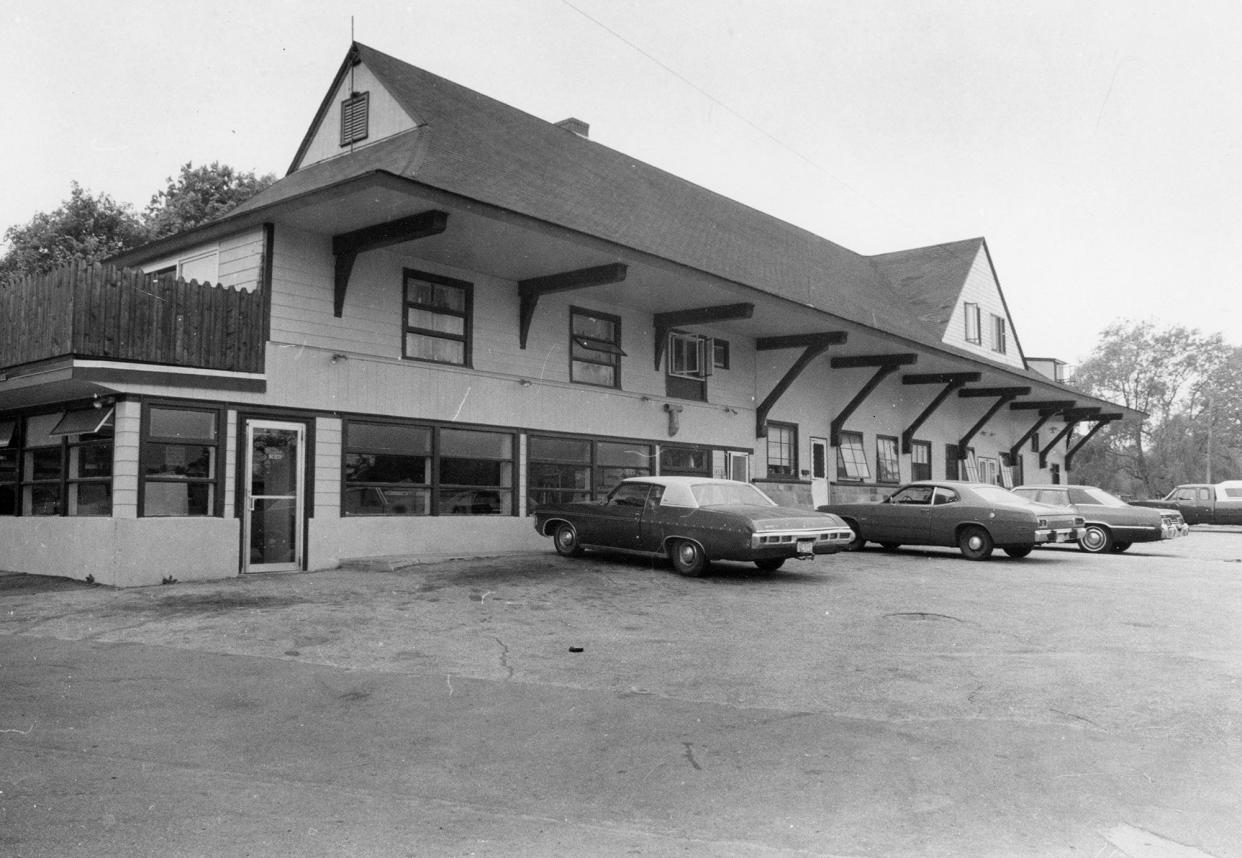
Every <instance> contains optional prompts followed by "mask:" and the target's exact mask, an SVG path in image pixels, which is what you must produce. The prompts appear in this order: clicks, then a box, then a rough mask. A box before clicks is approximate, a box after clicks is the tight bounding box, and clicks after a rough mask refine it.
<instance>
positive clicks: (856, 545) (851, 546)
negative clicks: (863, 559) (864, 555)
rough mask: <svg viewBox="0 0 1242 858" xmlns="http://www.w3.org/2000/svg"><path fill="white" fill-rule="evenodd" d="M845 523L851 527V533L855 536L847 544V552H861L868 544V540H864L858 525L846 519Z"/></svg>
mask: <svg viewBox="0 0 1242 858" xmlns="http://www.w3.org/2000/svg"><path fill="white" fill-rule="evenodd" d="M845 523H846V524H847V525H849V528H850V532H851V533H853V534H854V535H853V536H852V537H851V538H850V541H849V542H847V543H846V544H845V550H846V551H859V550H861V549H862V547H863V546H864V545H866V544H867V540H865V539H863V535H862V531H860V530H859V529H858V524H857V523H855V522H852V521H850V520H849V519H846V520H845Z"/></svg>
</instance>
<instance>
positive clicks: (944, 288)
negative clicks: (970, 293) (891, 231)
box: [871, 238, 983, 337]
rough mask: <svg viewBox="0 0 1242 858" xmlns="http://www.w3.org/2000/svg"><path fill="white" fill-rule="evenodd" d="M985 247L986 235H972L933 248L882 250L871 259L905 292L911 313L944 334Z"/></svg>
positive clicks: (889, 280) (935, 330)
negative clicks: (974, 236) (978, 236)
mask: <svg viewBox="0 0 1242 858" xmlns="http://www.w3.org/2000/svg"><path fill="white" fill-rule="evenodd" d="M982 246H983V239H982V238H969V239H966V240H965V241H954V242H951V243H949V244H938V245H935V246H933V247H920V248H915V249H913V250H899V251H897V252H896V253H881V254H879V255H877V256H873V257H871V261H872V263H873V264H874V265H875V267H876V270H878V271H879V272H880V274H881V275H883V276H884V278H885V279H886V280H888V282H889V283H891V284H892V285H893V287H894V288H895V289H897V291H898V292H900V293H902V295H903V296H904V297H905V300H906V302H907V306H908V307H909V308H910V312H911V313H913V314H914V315H915V317H916V318H917V319H918V320H919V321H920V322H922V323H923V324H925V325H927V326H928V328H929V329H930V330H931V331H933V332H935V334H936V335H937V336H939V337H943V336H944V332H945V328H946V327H947V326H948V324H949V319H950V317H952V315H953V309H954V307H956V306H957V301H958V298H959V297H960V296H961V294H962V287H963V286H964V285H965V283H966V277H967V275H969V274H970V269H971V266H973V265H974V262H975V259H976V258H977V257H978V255H979V250H980V249H981V248H982Z"/></svg>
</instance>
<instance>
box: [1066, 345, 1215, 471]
mask: <svg viewBox="0 0 1242 858" xmlns="http://www.w3.org/2000/svg"><path fill="white" fill-rule="evenodd" d="M1230 351H1231V349H1230V348H1229V347H1228V346H1226V345H1225V343H1224V341H1223V339H1222V337H1221V335H1220V334H1210V335H1204V334H1202V333H1201V332H1199V331H1198V330H1195V329H1189V328H1186V327H1183V326H1173V327H1169V328H1164V329H1158V328H1157V327H1156V326H1155V324H1154V323H1152V322H1149V321H1148V322H1133V321H1120V322H1115V323H1113V324H1112V325H1110V326H1109V327H1107V328H1105V329H1104V331H1103V333H1102V335H1101V340H1100V343H1099V344H1098V345H1097V346H1096V348H1095V351H1094V352H1092V354H1091V357H1089V358H1088V359H1087V361H1086V362H1084V363H1083V364H1082V366H1080V367H1079V370H1078V372H1077V373H1076V374H1075V376H1074V385H1075V386H1076V387H1078V388H1079V389H1081V390H1083V391H1084V392H1086V393H1090V394H1092V395H1095V396H1098V397H1100V398H1101V399H1108V400H1111V401H1113V402H1117V403H1120V404H1122V405H1125V406H1126V407H1127V408H1133V409H1135V410H1138V411H1143V412H1146V414H1147V418H1146V419H1145V420H1143V421H1142V422H1141V423H1139V424H1137V425H1135V424H1132V423H1127V424H1123V425H1122V426H1121V427H1120V428H1113V427H1110V430H1111V431H1110V430H1104V431H1101V432H1100V433H1099V435H1097V436H1096V438H1097V439H1099V440H1098V442H1095V441H1093V443H1098V444H1099V446H1100V447H1102V448H1103V449H1102V450H1099V449H1097V450H1096V451H1095V452H1093V453H1092V454H1091V455H1087V456H1082V457H1080V458H1077V459H1076V460H1075V467H1074V470H1075V472H1076V475H1075V481H1077V482H1095V483H1098V484H1102V485H1105V486H1107V487H1112V488H1118V489H1119V490H1122V491H1127V490H1129V491H1134V492H1141V493H1146V494H1148V495H1159V494H1161V493H1163V491H1165V490H1167V489H1168V488H1169V487H1170V486H1172V485H1176V484H1177V483H1179V482H1189V481H1199V480H1202V479H1203V476H1204V463H1205V461H1206V458H1205V456H1206V450H1205V447H1206V428H1207V425H1208V424H1207V422H1206V420H1207V403H1208V401H1209V398H1210V397H1209V393H1210V392H1211V391H1213V390H1216V389H1220V390H1221V391H1224V390H1226V389H1227V385H1226V384H1225V378H1226V376H1227V373H1226V372H1225V370H1224V369H1223V368H1222V367H1224V366H1225V364H1226V361H1227V359H1228V358H1229V355H1230ZM1235 351H1236V350H1235ZM1211 398H1212V401H1213V402H1214V403H1216V404H1214V405H1213V408H1214V409H1215V408H1216V407H1217V406H1218V405H1219V402H1218V400H1219V398H1220V397H1219V395H1217V396H1215V397H1211ZM1238 404H1239V402H1238V400H1234V403H1233V405H1232V406H1226V407H1233V408H1235V409H1236V406H1237V405H1238ZM1222 425H1223V424H1222ZM1088 446H1089V447H1090V446H1091V445H1088ZM1220 478H1221V477H1216V479H1220Z"/></svg>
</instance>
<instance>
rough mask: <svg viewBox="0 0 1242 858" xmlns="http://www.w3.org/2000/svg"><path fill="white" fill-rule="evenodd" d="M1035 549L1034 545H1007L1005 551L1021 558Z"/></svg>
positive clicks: (1011, 555)
mask: <svg viewBox="0 0 1242 858" xmlns="http://www.w3.org/2000/svg"><path fill="white" fill-rule="evenodd" d="M1033 550H1035V546H1034V545H1006V546H1005V553H1006V554H1008V555H1009V556H1010V557H1015V558H1018V559H1021V558H1023V557H1025V556H1026V555H1028V554H1030V553H1031V552H1032V551H1033Z"/></svg>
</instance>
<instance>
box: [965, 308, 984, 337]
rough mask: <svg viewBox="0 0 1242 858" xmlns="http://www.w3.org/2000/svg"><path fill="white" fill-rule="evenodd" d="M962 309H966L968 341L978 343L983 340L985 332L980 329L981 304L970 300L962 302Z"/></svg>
mask: <svg viewBox="0 0 1242 858" xmlns="http://www.w3.org/2000/svg"><path fill="white" fill-rule="evenodd" d="M962 309H964V310H965V311H966V342H968V343H975V344H976V345H977V344H979V343H981V342H983V334H982V332H981V330H980V328H981V327H982V325H981V323H980V316H979V305H978V304H971V303H969V302H966V303H963V304H962Z"/></svg>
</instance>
